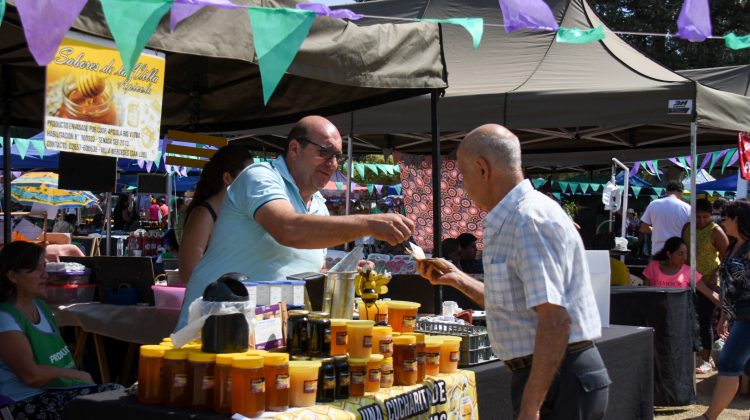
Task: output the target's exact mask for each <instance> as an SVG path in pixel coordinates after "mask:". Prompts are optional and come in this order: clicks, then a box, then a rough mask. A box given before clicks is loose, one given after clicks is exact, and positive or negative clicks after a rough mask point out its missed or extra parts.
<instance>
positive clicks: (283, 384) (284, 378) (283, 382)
mask: <svg viewBox="0 0 750 420" xmlns="http://www.w3.org/2000/svg"><path fill="white" fill-rule="evenodd" d="M276 389H289V375H288V374H286V373H280V374H278V375H276Z"/></svg>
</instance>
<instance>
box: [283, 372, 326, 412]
mask: <svg viewBox="0 0 750 420" xmlns="http://www.w3.org/2000/svg"><path fill="white" fill-rule="evenodd" d="M319 370H320V362H319V361H299V362H289V375H290V383H291V385H290V388H289V404H290V405H291V406H292V407H310V406H313V405H315V398H316V397H317V394H318V373H319V372H318V371H319Z"/></svg>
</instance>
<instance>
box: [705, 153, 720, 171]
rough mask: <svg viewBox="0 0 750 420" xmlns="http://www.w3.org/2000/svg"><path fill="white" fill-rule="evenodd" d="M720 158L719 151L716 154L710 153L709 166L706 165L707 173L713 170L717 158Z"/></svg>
mask: <svg viewBox="0 0 750 420" xmlns="http://www.w3.org/2000/svg"><path fill="white" fill-rule="evenodd" d="M721 156H722V154H721V151H718V152H712V154H711V164H710V165H708V172H711V171H713V170H714V165H715V164H716V161H717V160H719V158H720V157H721Z"/></svg>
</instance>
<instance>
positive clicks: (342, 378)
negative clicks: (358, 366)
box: [339, 372, 349, 386]
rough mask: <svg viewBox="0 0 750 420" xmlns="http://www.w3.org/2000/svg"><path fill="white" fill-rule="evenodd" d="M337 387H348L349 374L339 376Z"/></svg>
mask: <svg viewBox="0 0 750 420" xmlns="http://www.w3.org/2000/svg"><path fill="white" fill-rule="evenodd" d="M339 386H349V373H348V372H347V373H346V374H343V373H342V374H341V375H339Z"/></svg>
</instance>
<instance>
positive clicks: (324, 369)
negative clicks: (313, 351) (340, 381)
mask: <svg viewBox="0 0 750 420" xmlns="http://www.w3.org/2000/svg"><path fill="white" fill-rule="evenodd" d="M313 360H317V361H319V362H320V369H319V370H318V396H317V398H316V400H315V401H316V402H319V403H329V402H333V400H334V399H335V398H336V367H335V366H334V362H333V358H332V357H324V358H314V359H313Z"/></svg>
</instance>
